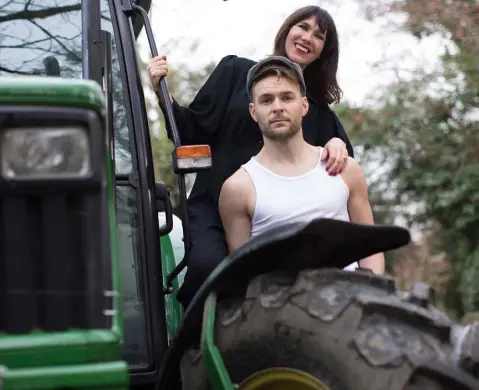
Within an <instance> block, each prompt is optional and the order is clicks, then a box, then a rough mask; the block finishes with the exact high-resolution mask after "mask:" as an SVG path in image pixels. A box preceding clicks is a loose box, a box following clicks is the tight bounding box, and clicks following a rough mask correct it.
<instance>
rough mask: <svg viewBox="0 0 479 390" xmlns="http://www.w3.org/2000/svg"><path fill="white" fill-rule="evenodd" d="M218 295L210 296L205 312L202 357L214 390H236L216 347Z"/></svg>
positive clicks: (212, 294)
mask: <svg viewBox="0 0 479 390" xmlns="http://www.w3.org/2000/svg"><path fill="white" fill-rule="evenodd" d="M215 318H216V294H215V293H214V292H212V293H210V295H208V298H207V299H206V302H205V306H204V310H203V326H202V328H201V356H202V359H203V361H204V364H205V368H206V374H207V375H208V379H209V381H210V384H211V388H212V389H213V390H235V389H236V387H235V386H234V385H233V382H231V378H230V376H229V374H228V370H227V369H226V367H225V364H224V362H223V359H222V357H221V354H220V351H219V350H218V348H217V347H216V345H215Z"/></svg>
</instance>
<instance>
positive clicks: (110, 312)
mask: <svg viewBox="0 0 479 390" xmlns="http://www.w3.org/2000/svg"><path fill="white" fill-rule="evenodd" d="M103 295H104V296H105V297H106V298H111V299H110V300H109V304H108V305H107V306H108V307H107V308H106V309H105V310H103V315H104V316H106V317H114V316H116V315H117V314H118V310H116V309H114V307H115V304H114V303H115V300H116V301H117V302H116V304H117V305H119V304H120V302H118V301H119V299H120V293H119V292H118V291H112V290H108V291H105V292H104V293H103ZM0 390H1V389H0Z"/></svg>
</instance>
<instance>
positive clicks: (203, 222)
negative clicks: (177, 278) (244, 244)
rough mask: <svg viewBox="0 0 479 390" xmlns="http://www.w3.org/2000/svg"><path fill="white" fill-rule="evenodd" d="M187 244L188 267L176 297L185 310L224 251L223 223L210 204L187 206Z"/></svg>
mask: <svg viewBox="0 0 479 390" xmlns="http://www.w3.org/2000/svg"><path fill="white" fill-rule="evenodd" d="M188 214H189V223H190V232H191V233H190V234H191V248H190V255H189V258H188V263H187V264H188V269H187V271H186V274H185V279H184V281H183V284H182V286H181V287H180V289H179V291H178V294H177V296H176V299H177V301H178V302H180V303H181V305H182V306H183V309H185V310H186V308H187V307H188V305H189V304H190V302H191V300H192V299H193V297H194V296H195V294H196V293H197V291H198V289H199V288H200V287H201V285H202V284H203V283H204V281H205V280H206V279H207V278H208V276H209V275H210V274H211V272H212V271H213V270H214V269H215V268H216V266H217V265H218V264H220V263H221V261H222V260H223V259H224V258H225V257H226V256H227V255H228V247H227V245H226V239H225V233H224V229H223V224H222V223H221V218H220V215H219V212H218V209H217V208H216V207H214V206H213V205H212V204H211V205H210V204H202V205H201V207H189V210H188Z"/></svg>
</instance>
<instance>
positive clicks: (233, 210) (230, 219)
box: [219, 183, 251, 253]
mask: <svg viewBox="0 0 479 390" xmlns="http://www.w3.org/2000/svg"><path fill="white" fill-rule="evenodd" d="M219 211H220V216H221V221H222V223H223V228H224V230H225V236H226V243H227V245H228V251H229V252H230V253H231V252H233V251H234V250H236V249H238V248H239V247H240V246H242V245H243V244H245V243H246V242H247V241H248V240H249V238H250V236H251V218H250V216H249V214H248V211H247V204H246V198H245V196H242V194H241V191H239V192H238V191H237V190H236V189H235V188H234V186H233V185H231V183H225V186H223V188H222V190H221V193H220V199H219Z"/></svg>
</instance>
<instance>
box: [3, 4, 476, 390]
mask: <svg viewBox="0 0 479 390" xmlns="http://www.w3.org/2000/svg"><path fill="white" fill-rule="evenodd" d="M150 6H151V0H136V1H133V0H82V1H80V0H78V1H75V0H71V1H69V2H59V1H57V0H41V1H40V0H33V1H32V0H28V1H27V0H25V1H10V0H0V390H20V389H29V390H60V389H62V390H63V389H82V390H86V389H110V390H113V389H115V390H120V389H121V390H125V389H138V390H140V389H145V390H146V389H157V390H180V389H182V390H206V389H213V390H234V389H241V390H253V389H257V390H268V389H297V390H328V389H353V388H354V389H358V390H366V389H368V390H374V389H378V390H379V389H381V390H382V389H385V388H388V389H391V390H395V389H397V390H404V389H411V390H412V389H416V388H417V389H419V388H421V389H424V390H436V389H440V388H441V389H442V388H447V389H453V388H454V389H456V388H457V389H465V390H472V389H476V388H478V379H477V362H478V360H477V356H476V354H475V353H474V351H475V349H474V348H469V346H471V345H473V344H474V343H477V342H478V338H477V336H476V335H477V334H479V331H476V330H478V326H476V325H472V326H470V327H460V326H459V325H457V324H455V323H453V322H452V321H451V320H450V319H449V318H447V317H446V316H445V315H444V314H443V313H442V312H440V311H439V310H437V309H436V308H435V306H434V299H433V294H432V292H431V291H430V289H429V288H428V286H426V285H423V284H418V285H416V286H414V287H413V289H412V290H411V291H410V292H408V293H401V292H398V291H396V287H395V283H394V280H393V279H392V278H390V277H388V276H381V275H374V274H371V273H370V272H366V271H364V270H361V269H359V270H358V271H355V272H349V271H343V270H341V269H339V268H342V267H344V266H345V265H347V264H350V263H352V262H354V261H356V260H358V259H360V258H362V257H366V256H369V255H371V254H373V253H377V252H382V251H388V250H392V249H395V248H397V247H400V246H402V245H405V244H407V243H408V242H409V240H410V235H409V232H408V231H407V230H405V229H403V228H400V227H397V226H363V225H358V224H353V223H347V222H342V221H334V220H328V219H321V220H317V221H313V222H312V223H310V224H309V225H307V226H299V225H294V224H293V225H288V226H278V227H277V229H276V230H275V231H272V232H271V234H269V235H268V236H267V237H257V238H255V239H253V240H251V241H250V242H248V243H247V244H246V245H245V246H244V247H242V248H240V249H239V250H237V251H236V252H234V253H232V254H231V255H229V256H228V257H226V258H225V259H224V261H223V262H222V264H221V265H220V266H218V268H217V269H215V270H214V272H213V273H212V274H211V275H210V277H209V278H208V279H207V280H206V282H205V283H204V284H203V286H202V287H201V289H200V290H199V291H198V293H197V295H196V297H195V298H194V300H193V302H192V303H191V305H190V306H189V308H188V310H187V312H186V313H183V312H182V310H181V307H180V305H179V304H178V302H176V299H175V294H176V292H177V290H178V287H179V285H180V283H181V279H180V278H179V275H180V274H181V272H182V271H183V270H184V269H185V267H187V264H188V251H189V229H188V213H187V208H186V186H185V175H186V174H188V173H191V172H198V171H199V170H203V169H209V168H210V167H211V164H212V158H211V157H212V156H211V150H210V147H209V146H208V145H189V146H184V145H182V144H181V139H180V136H179V131H178V129H177V128H176V122H175V118H174V116H173V111H172V108H171V106H170V105H169V104H168V102H169V99H168V98H166V99H163V100H164V101H165V102H166V106H165V107H164V113H165V119H166V121H167V123H168V125H169V127H170V129H171V131H172V141H173V144H174V147H173V150H172V155H171V158H172V170H173V171H174V173H175V174H176V175H177V177H178V188H179V193H180V208H181V219H179V218H178V217H177V216H175V215H173V210H172V207H171V202H170V198H169V189H168V188H166V187H165V185H164V183H162V182H161V181H160V180H159V179H158V178H155V173H154V171H153V156H152V150H151V140H150V132H149V128H148V117H147V110H146V104H145V94H144V91H143V86H142V79H141V72H140V65H139V61H138V49H137V38H138V36H139V34H140V32H141V31H142V29H145V32H146V36H147V38H148V42H149V45H150V49H151V54H152V56H156V55H157V54H158V50H157V47H156V44H155V40H154V37H153V31H152V28H151V25H150V22H149V18H148V10H149V8H150ZM161 94H162V96H163V97H167V96H168V88H167V83H166V81H165V80H162V81H161ZM174 221H176V222H177V223H176V224H175V222H174ZM178 222H179V224H178ZM178 245H181V246H183V247H184V257H183V258H177V257H175V254H174V251H173V246H178ZM444 386H445V387H444Z"/></svg>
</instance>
